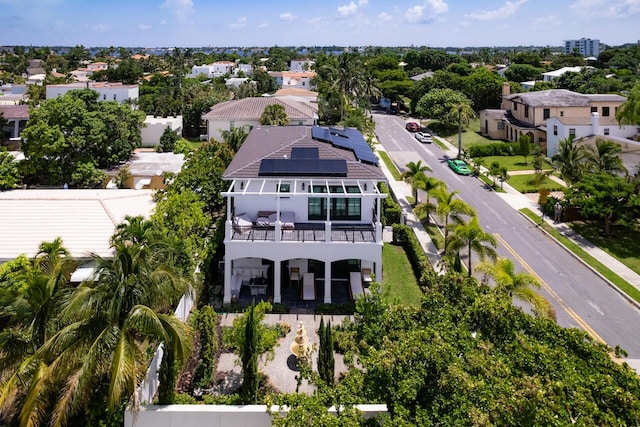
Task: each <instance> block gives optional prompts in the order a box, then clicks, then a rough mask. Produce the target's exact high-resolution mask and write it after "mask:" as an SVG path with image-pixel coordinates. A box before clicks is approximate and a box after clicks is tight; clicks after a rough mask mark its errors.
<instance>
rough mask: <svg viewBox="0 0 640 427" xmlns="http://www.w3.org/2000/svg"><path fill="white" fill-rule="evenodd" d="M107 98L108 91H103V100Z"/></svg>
mask: <svg viewBox="0 0 640 427" xmlns="http://www.w3.org/2000/svg"><path fill="white" fill-rule="evenodd" d="M106 99H107V94H106V93H103V94H102V100H103V101H105V100H106Z"/></svg>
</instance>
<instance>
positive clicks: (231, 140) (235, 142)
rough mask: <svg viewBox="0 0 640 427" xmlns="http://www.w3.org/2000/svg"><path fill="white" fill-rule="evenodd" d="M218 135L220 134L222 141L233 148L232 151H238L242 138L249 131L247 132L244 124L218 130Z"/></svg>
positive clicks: (245, 137) (247, 134) (244, 137)
mask: <svg viewBox="0 0 640 427" xmlns="http://www.w3.org/2000/svg"><path fill="white" fill-rule="evenodd" d="M220 136H222V140H223V141H224V142H226V143H227V144H229V145H230V146H231V148H233V151H238V150H239V149H240V146H241V145H242V143H243V142H244V140H245V139H247V136H249V132H247V126H246V125H245V126H238V127H232V128H231V129H229V130H223V131H221V132H220Z"/></svg>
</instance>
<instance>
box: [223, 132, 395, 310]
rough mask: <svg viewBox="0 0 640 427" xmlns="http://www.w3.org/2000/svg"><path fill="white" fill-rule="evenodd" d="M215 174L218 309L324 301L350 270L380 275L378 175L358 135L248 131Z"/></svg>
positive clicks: (337, 291)
mask: <svg viewBox="0 0 640 427" xmlns="http://www.w3.org/2000/svg"><path fill="white" fill-rule="evenodd" d="M223 178H224V179H225V180H226V181H227V182H228V188H227V191H225V192H223V193H222V194H223V195H224V197H226V199H227V220H226V225H225V239H224V244H225V260H224V297H223V301H224V302H225V303H228V302H230V301H232V299H233V298H238V297H240V298H243V297H245V296H246V297H250V296H249V295H250V294H251V295H252V296H254V295H264V297H265V298H267V297H268V298H272V299H273V302H274V303H280V302H282V303H287V304H289V305H292V304H300V303H302V304H304V303H305V301H316V300H319V301H323V302H325V303H330V302H332V301H333V302H336V301H337V300H339V299H340V296H344V297H345V298H347V300H348V295H349V292H347V288H348V287H349V285H350V283H349V279H350V278H351V277H352V276H351V275H350V273H352V272H358V273H359V272H360V271H362V270H363V269H364V270H367V271H371V272H373V273H375V275H376V277H377V278H378V280H380V279H381V277H382V223H381V220H380V212H381V201H382V198H384V197H385V196H386V195H385V194H382V193H380V192H379V190H378V184H379V183H380V182H382V181H385V177H384V174H383V173H382V171H381V170H380V168H379V167H378V163H377V158H376V157H375V156H374V155H373V152H372V151H371V149H370V148H369V146H368V145H367V143H366V141H364V138H363V137H362V134H360V132H358V131H357V130H355V129H349V128H347V129H342V128H339V129H338V128H330V129H326V128H321V127H318V126H313V127H311V126H274V127H271V126H266V127H256V128H254V129H253V130H252V131H251V133H250V134H249V136H248V137H247V139H246V141H245V142H244V144H243V145H242V147H241V148H240V150H239V151H238V153H237V154H236V156H235V157H234V159H233V160H232V162H231V163H230V164H229V166H228V168H227V169H226V171H225V172H224V174H223ZM294 285H295V286H294Z"/></svg>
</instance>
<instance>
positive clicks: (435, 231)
mask: <svg viewBox="0 0 640 427" xmlns="http://www.w3.org/2000/svg"><path fill="white" fill-rule="evenodd" d="M422 226H423V227H424V229H425V231H426V232H427V234H428V235H429V237H431V240H432V241H433V244H434V245H435V246H436V248H437V249H438V250H439V251H441V250H443V249H444V236H443V235H442V232H441V231H440V228H438V226H437V225H435V224H434V223H433V222H430V223H429V224H427V223H426V221H422Z"/></svg>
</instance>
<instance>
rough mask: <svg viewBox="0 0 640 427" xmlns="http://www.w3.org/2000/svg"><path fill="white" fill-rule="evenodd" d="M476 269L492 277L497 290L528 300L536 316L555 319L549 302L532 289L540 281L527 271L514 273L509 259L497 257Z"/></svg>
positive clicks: (537, 286) (538, 284) (536, 286)
mask: <svg viewBox="0 0 640 427" xmlns="http://www.w3.org/2000/svg"><path fill="white" fill-rule="evenodd" d="M476 269H477V270H478V271H482V272H485V273H486V274H487V275H489V276H490V277H492V278H493V279H494V281H495V283H496V291H497V292H503V293H506V294H507V295H509V296H510V297H514V296H515V297H516V298H519V299H520V300H522V301H525V302H528V303H529V304H531V307H532V310H533V313H534V314H535V315H536V316H539V317H545V318H548V319H555V316H556V315H555V310H554V309H553V306H552V305H551V303H550V302H549V301H548V300H547V299H546V298H545V297H543V296H542V295H540V294H539V293H537V292H536V291H534V290H533V289H532V287H533V288H538V289H539V288H540V282H538V280H537V279H536V278H535V277H534V276H533V275H531V274H529V273H516V272H515V270H514V266H513V261H511V260H510V259H508V258H498V260H497V261H496V262H494V263H487V262H482V263H480V264H479V265H478V266H477V267H476Z"/></svg>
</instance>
